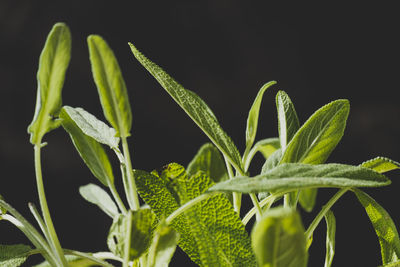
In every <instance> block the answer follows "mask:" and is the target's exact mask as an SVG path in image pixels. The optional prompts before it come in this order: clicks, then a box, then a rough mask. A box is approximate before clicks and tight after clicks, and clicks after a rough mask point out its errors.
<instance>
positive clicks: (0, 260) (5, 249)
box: [0, 244, 32, 267]
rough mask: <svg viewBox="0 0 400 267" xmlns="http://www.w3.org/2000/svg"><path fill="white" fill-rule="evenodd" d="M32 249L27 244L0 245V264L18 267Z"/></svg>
mask: <svg viewBox="0 0 400 267" xmlns="http://www.w3.org/2000/svg"><path fill="white" fill-rule="evenodd" d="M31 250H32V248H31V247H29V246H27V245H21V244H18V245H0V266H1V267H18V266H21V265H22V264H23V263H24V262H25V261H26V259H27V258H28V256H29V252H30V251H31Z"/></svg>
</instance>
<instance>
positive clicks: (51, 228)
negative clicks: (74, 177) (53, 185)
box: [34, 143, 68, 266]
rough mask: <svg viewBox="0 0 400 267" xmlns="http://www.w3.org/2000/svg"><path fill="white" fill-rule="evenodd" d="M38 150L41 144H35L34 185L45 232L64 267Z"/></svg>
mask: <svg viewBox="0 0 400 267" xmlns="http://www.w3.org/2000/svg"><path fill="white" fill-rule="evenodd" d="M40 148H41V144H40V143H39V144H35V146H34V150H35V173H36V184H37V190H38V195H39V201H40V207H41V210H42V214H43V218H44V221H45V223H46V227H47V231H48V233H49V237H50V239H51V243H52V245H53V246H54V248H55V252H56V255H58V257H59V258H60V261H61V263H62V264H63V265H64V266H68V263H67V260H66V259H65V256H64V252H63V250H62V248H61V245H60V241H59V240H58V237H57V234H56V230H55V229H54V225H53V221H52V220H51V216H50V211H49V207H48V206H47V200H46V195H45V192H44V185H43V176H42V166H41V161H40Z"/></svg>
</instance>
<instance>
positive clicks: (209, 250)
mask: <svg viewBox="0 0 400 267" xmlns="http://www.w3.org/2000/svg"><path fill="white" fill-rule="evenodd" d="M134 173H135V178H136V181H137V188H138V192H139V193H140V196H141V197H142V198H143V199H144V201H145V202H146V203H147V204H148V205H149V206H150V207H151V208H152V210H153V211H154V212H155V213H156V214H157V217H158V218H160V219H161V218H165V217H167V216H168V215H170V214H171V213H172V212H173V211H175V210H176V209H177V208H179V206H180V205H182V204H184V203H186V202H187V201H189V200H191V199H193V198H195V197H197V196H199V195H201V194H202V193H204V192H205V191H206V190H207V189H208V188H209V187H210V186H211V185H212V184H213V181H212V180H211V179H210V178H209V177H208V176H207V175H206V174H205V173H202V172H197V173H196V174H195V175H193V176H191V177H188V175H187V173H186V171H185V169H184V168H183V167H182V166H180V165H178V164H169V165H168V166H165V167H164V168H163V170H162V171H161V173H160V174H159V175H152V174H149V173H146V172H143V171H135V172H134ZM172 227H173V228H174V229H175V230H176V231H177V232H179V234H180V239H179V242H178V244H179V246H180V247H181V248H182V249H183V250H184V251H185V252H186V253H187V254H188V255H189V257H190V258H191V259H192V260H193V261H194V262H195V263H196V264H198V265H200V266H210V265H212V264H217V265H218V266H232V265H233V266H254V265H255V260H254V256H253V254H252V252H251V246H250V240H249V237H248V235H247V232H246V230H245V228H244V225H243V224H242V222H241V220H240V218H239V216H238V215H237V213H236V212H235V211H234V209H233V207H232V205H231V204H230V202H229V200H228V199H227V198H226V197H225V196H224V194H217V195H215V196H212V197H210V198H208V199H206V200H204V201H201V202H200V203H199V204H197V205H195V206H194V207H192V208H191V209H189V210H188V211H187V212H185V213H184V214H181V215H180V216H178V217H177V218H176V219H175V220H174V221H173V222H172ZM228 240H229V241H228Z"/></svg>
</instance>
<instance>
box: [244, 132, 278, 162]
mask: <svg viewBox="0 0 400 267" xmlns="http://www.w3.org/2000/svg"><path fill="white" fill-rule="evenodd" d="M279 148H280V141H279V138H276V137H272V138H266V139H263V140H260V141H258V142H257V143H256V144H255V145H254V146H253V148H252V149H251V150H250V153H249V155H252V154H253V155H252V156H251V158H252V157H253V156H254V154H256V153H257V152H261V154H262V155H263V156H264V158H265V159H268V157H269V156H271V155H272V153H274V152H275V151H276V150H277V149H279Z"/></svg>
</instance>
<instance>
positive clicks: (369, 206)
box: [354, 189, 400, 264]
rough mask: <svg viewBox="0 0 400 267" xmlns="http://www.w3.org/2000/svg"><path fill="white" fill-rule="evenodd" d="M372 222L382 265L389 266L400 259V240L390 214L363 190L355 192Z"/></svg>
mask: <svg viewBox="0 0 400 267" xmlns="http://www.w3.org/2000/svg"><path fill="white" fill-rule="evenodd" d="M354 193H355V194H356V196H357V198H358V200H359V201H360V202H361V204H362V205H363V207H364V208H365V211H366V212H367V214H368V217H369V219H370V220H371V223H372V226H373V227H374V229H375V232H376V235H377V236H378V239H379V243H380V245H381V254H382V264H388V263H392V262H395V261H398V260H399V259H400V239H399V234H398V232H397V229H396V225H395V224H394V222H393V220H392V218H391V217H390V215H389V213H388V212H387V211H386V210H385V209H384V208H383V207H382V206H381V205H379V204H378V203H377V202H376V201H375V200H374V199H373V198H371V197H370V196H369V195H367V194H366V193H364V192H363V191H361V190H357V189H355V190H354Z"/></svg>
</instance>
